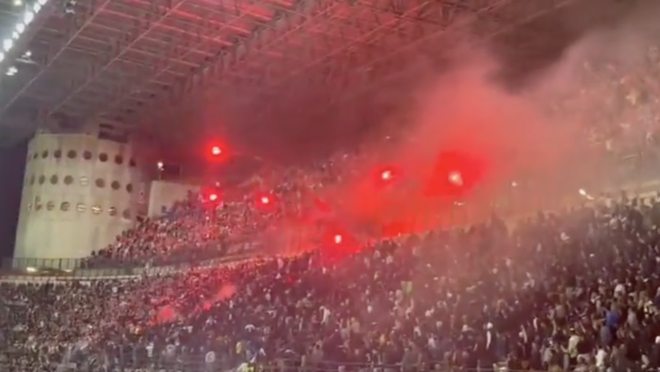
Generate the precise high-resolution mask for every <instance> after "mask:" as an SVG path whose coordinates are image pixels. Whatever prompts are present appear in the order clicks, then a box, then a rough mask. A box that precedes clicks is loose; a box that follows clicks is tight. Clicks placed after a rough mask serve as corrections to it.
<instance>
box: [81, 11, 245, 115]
mask: <svg viewBox="0 0 660 372" xmlns="http://www.w3.org/2000/svg"><path fill="white" fill-rule="evenodd" d="M249 16H250V12H247V11H246V12H243V13H242V14H241V15H240V16H238V17H236V18H234V19H232V20H231V21H229V22H227V23H226V24H224V25H223V27H221V28H220V29H219V30H217V31H216V32H215V33H214V35H215V36H213V37H212V38H213V39H216V40H217V39H219V38H221V37H222V36H223V35H224V32H225V31H226V30H227V29H231V28H232V26H233V25H234V24H236V23H239V22H241V21H244V20H245V19H246V18H247V17H249ZM205 43H206V40H205V39H203V38H202V39H200V40H199V41H198V42H196V43H195V44H193V45H191V46H189V47H187V48H185V49H184V51H185V52H184V53H182V54H181V55H177V56H167V58H166V64H165V66H164V67H163V68H161V69H158V70H156V72H155V73H154V74H152V75H150V76H148V77H146V78H145V79H142V80H141V81H139V82H138V83H137V84H130V85H131V87H132V89H130V88H131V87H124V89H119V94H118V95H117V96H116V97H114V99H112V101H111V102H109V103H108V104H107V105H106V107H105V108H103V109H101V110H99V111H97V112H95V113H94V114H92V115H90V117H89V118H85V121H89V120H98V119H99V118H100V117H101V116H102V115H103V114H104V113H108V112H111V110H113V109H116V108H117V107H118V106H119V104H121V103H122V102H124V101H125V100H126V99H127V98H129V97H131V96H132V95H133V94H135V93H137V92H140V91H143V90H144V89H145V88H146V87H147V86H148V85H150V84H152V83H153V82H155V81H157V80H158V78H159V77H161V76H162V75H163V74H165V73H167V72H168V71H169V70H170V69H171V68H172V66H173V65H174V64H175V62H174V61H176V60H185V58H186V57H187V56H189V55H190V54H191V53H194V52H195V51H197V50H199V48H201V47H202V46H204V45H205ZM225 53H226V52H224V51H223V50H220V51H218V52H217V53H216V55H217V56H223V55H225ZM144 110H145V111H146V107H145V109H144Z"/></svg>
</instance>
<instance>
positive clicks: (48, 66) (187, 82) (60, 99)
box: [0, 0, 588, 138]
mask: <svg viewBox="0 0 660 372" xmlns="http://www.w3.org/2000/svg"><path fill="white" fill-rule="evenodd" d="M2 1H3V2H5V3H6V4H4V5H3V8H7V9H9V10H8V11H7V12H5V13H9V14H2V13H3V12H2V11H0V24H1V25H2V26H1V27H0V31H2V32H4V33H10V31H8V30H11V27H14V24H15V23H16V22H17V21H20V19H21V15H20V11H17V10H16V7H15V6H14V7H13V8H12V4H11V0H2ZM25 1H28V0H25ZM31 1H32V2H31V3H30V4H27V5H26V6H31V5H32V4H34V3H35V1H36V0H31ZM578 1H582V0H533V1H532V0H436V1H423V0H418V1H416V0H214V1H211V0H152V1H148V0H49V1H48V2H44V4H45V6H44V9H42V10H41V12H40V13H39V14H38V15H37V17H36V19H35V20H34V21H33V22H32V23H31V24H30V25H29V26H28V31H26V36H25V37H22V38H21V39H20V40H18V42H17V43H16V45H15V46H14V49H16V50H15V51H12V53H10V54H11V59H9V56H8V58H6V59H8V60H6V61H4V62H3V66H4V67H3V68H5V71H6V69H8V68H11V67H15V68H16V70H17V71H16V73H15V74H14V75H13V76H2V78H1V79H0V127H2V128H3V132H4V133H5V134H6V135H5V136H4V137H8V138H18V137H21V136H26V135H28V134H29V133H31V132H33V131H34V130H35V128H36V127H37V126H38V125H40V126H44V127H48V128H55V129H58V128H59V129H62V128H63V129H67V128H69V129H76V128H80V127H82V126H87V125H89V124H96V125H98V124H103V126H104V128H105V129H104V130H108V131H117V132H123V131H131V130H134V129H135V128H142V129H145V130H149V131H152V132H153V131H154V128H156V127H157V126H158V125H164V124H162V123H165V122H167V116H168V115H167V113H169V112H170V111H169V110H167V109H169V108H171V107H181V106H184V105H186V102H189V101H190V100H192V99H195V98H194V97H198V96H199V95H198V94H197V95H196V94H194V93H195V92H197V93H199V92H202V91H214V92H220V93H219V97H221V98H222V97H224V98H223V99H220V100H219V101H221V102H219V103H218V104H219V105H227V107H230V108H231V110H234V111H237V112H244V113H246V114H244V115H243V116H244V117H249V118H250V120H253V121H259V120H261V119H260V118H264V117H271V118H272V117H273V115H274V114H273V113H274V112H280V113H281V112H287V110H294V109H295V110H298V111H300V110H303V111H304V112H305V114H306V115H307V116H308V117H309V116H310V115H314V114H315V113H319V112H322V111H323V110H327V109H328V107H331V106H332V105H334V104H338V103H340V102H342V101H345V100H348V99H350V98H351V97H353V96H355V95H357V94H360V93H362V92H365V91H368V90H369V89H373V87H374V85H375V84H376V83H382V82H383V81H386V80H387V79H388V78H391V77H392V76H394V75H397V74H405V73H406V71H407V69H406V68H405V66H406V64H407V61H408V60H409V59H410V58H411V56H412V55H414V54H415V53H418V52H419V51H420V50H423V49H424V48H428V47H430V46H432V47H433V48H436V49H437V48H438V47H439V46H441V48H442V49H443V50H451V48H452V47H453V46H455V45H456V44H457V42H458V41H460V40H461V39H460V37H461V36H463V35H466V34H467V33H468V32H466V31H469V33H470V34H472V35H477V36H478V37H479V38H488V37H491V36H495V35H497V34H503V33H506V32H507V31H508V30H510V29H511V28H513V27H514V26H515V25H517V24H520V23H527V22H529V21H531V20H533V19H535V18H539V17H542V16H543V15H545V14H548V13H551V12H554V11H556V10H557V9H560V8H564V7H566V6H569V5H573V3H576V2H578ZM584 1H588V0H584ZM12 9H13V10H12ZM20 9H22V8H20ZM20 9H19V10H20ZM12 12H13V13H12ZM4 25H6V27H5V26H4ZM532 32H534V34H530V35H528V36H527V37H522V38H511V40H510V42H511V43H519V44H520V45H521V46H520V48H534V47H537V48H538V47H539V45H542V43H541V42H540V41H539V40H540V38H539V36H540V35H541V34H542V33H545V34H546V36H548V35H549V36H552V35H551V30H547V29H543V30H532V31H529V33H532ZM23 39H25V40H23ZM28 51H29V53H28V54H27V58H22V59H21V57H26V52H28ZM17 58H18V59H19V60H18V61H16V59H17ZM255 107H259V109H254V108H255ZM166 108H167V109H166ZM250 115H252V117H251V116H250Z"/></svg>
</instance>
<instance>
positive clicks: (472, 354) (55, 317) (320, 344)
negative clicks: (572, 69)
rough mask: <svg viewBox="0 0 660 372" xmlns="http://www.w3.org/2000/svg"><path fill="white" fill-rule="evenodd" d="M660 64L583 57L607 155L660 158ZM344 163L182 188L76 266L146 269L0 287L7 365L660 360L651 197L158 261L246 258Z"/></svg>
mask: <svg viewBox="0 0 660 372" xmlns="http://www.w3.org/2000/svg"><path fill="white" fill-rule="evenodd" d="M659 63H660V56H659V55H658V52H657V50H655V49H651V50H650V51H649V53H648V56H647V58H643V59H642V60H640V64H641V67H640V65H636V69H632V70H630V69H629V68H628V67H626V69H621V68H619V67H618V66H615V65H612V64H609V65H608V64H604V65H595V64H585V66H584V74H585V77H584V78H585V88H584V89H583V90H582V91H581V92H579V94H578V96H582V97H583V98H584V100H585V101H589V102H596V101H598V100H590V99H588V98H586V97H588V96H589V95H598V97H603V94H606V96H607V97H610V98H609V99H611V103H612V104H608V105H606V106H607V108H608V110H602V105H600V106H599V107H596V108H594V112H596V114H595V115H596V117H595V118H596V119H597V120H596V119H595V120H594V122H598V123H600V124H599V125H598V126H593V127H590V128H588V130H587V131H588V132H589V133H590V134H591V135H592V139H593V143H595V144H596V145H597V146H599V147H600V148H602V149H603V150H605V152H610V153H612V154H613V157H617V158H620V157H626V156H628V155H627V154H628V153H630V151H628V150H629V149H635V150H634V151H632V153H636V154H639V153H642V152H651V153H652V152H653V151H654V150H653V149H654V146H649V145H652V144H654V142H655V135H654V133H655V128H656V125H657V115H656V113H657V112H660V111H659V110H657V107H656V106H657V105H658V101H657V99H656V98H654V97H655V96H656V94H655V92H657V87H656V84H657V81H656V80H654V78H653V77H652V76H657V69H658V66H659ZM649 76H651V77H649ZM587 83H588V84H587ZM604 92H605V93H604ZM573 97H574V98H575V96H573ZM592 98H593V97H592ZM570 104H576V100H571V99H567V100H565V101H564V102H561V103H560V104H558V107H559V109H561V110H564V111H566V110H571V107H570ZM580 107H581V109H583V108H584V105H583V106H580ZM610 108H611V109H612V111H611V112H610V110H609V109H610ZM352 160H353V159H352V158H351V157H350V156H348V157H347V156H343V155H339V156H337V157H335V158H333V159H332V160H331V161H328V162H327V163H325V164H322V165H318V164H317V165H315V166H314V167H313V168H312V169H305V170H302V169H286V170H277V171H274V172H273V173H272V174H264V175H261V176H260V177H259V178H256V177H255V178H254V179H252V180H251V181H250V182H248V183H246V184H244V185H242V186H240V188H239V190H240V192H237V194H238V196H237V197H232V198H226V199H223V200H222V201H220V202H217V203H209V201H208V200H205V198H203V197H200V196H198V195H190V196H189V197H188V198H187V199H186V200H183V201H181V202H180V203H178V204H177V205H175V206H173V207H172V209H171V210H169V211H168V212H167V213H165V215H163V216H162V217H159V218H156V219H145V220H143V221H141V222H139V223H138V225H137V226H136V227H135V228H134V229H132V230H130V231H127V232H126V233H124V234H122V235H121V236H119V237H118V239H117V242H116V243H115V244H113V245H112V246H110V247H108V248H106V249H103V250H101V251H99V252H98V253H96V254H95V255H94V256H93V257H91V258H90V259H89V260H87V262H86V265H87V266H88V267H91V268H95V267H105V266H108V265H110V266H112V265H123V266H140V267H145V266H146V267H150V268H152V269H150V270H143V271H141V274H140V275H129V276H127V277H121V278H113V279H89V280H69V279H66V280H65V279H53V280H51V281H49V282H47V283H42V282H39V283H37V282H33V281H29V280H25V281H24V282H20V283H18V282H13V281H2V282H1V283H0V366H1V368H2V370H4V371H17V372H46V371H62V372H64V371H74V370H75V371H78V370H81V371H90V372H92V371H93V372H96V371H124V370H130V371H146V370H156V371H160V370H167V371H206V372H211V371H228V370H234V369H245V370H247V371H251V370H254V369H273V370H281V371H289V370H296V369H300V370H311V369H317V370H329V371H348V370H351V371H358V370H359V371H366V370H378V371H386V372H390V371H395V370H401V371H429V370H434V371H438V370H446V369H449V368H452V369H462V370H465V369H480V370H484V369H486V370H491V369H493V368H495V369H497V370H502V369H505V370H548V369H552V370H555V371H557V370H568V369H572V370H576V371H587V370H589V371H594V370H597V371H599V372H604V371H612V372H619V371H620V372H624V371H626V372H628V371H637V370H640V371H641V370H645V371H651V370H658V369H660V274H659V271H658V267H659V265H660V258H659V257H660V227H659V226H660V196H659V197H645V198H634V197H633V198H629V197H628V196H626V195H625V194H624V195H621V197H620V198H617V199H616V200H614V199H607V200H605V199H599V200H590V201H589V203H587V204H583V205H575V206H574V207H572V208H569V209H566V210H557V211H554V212H552V213H544V212H539V213H538V214H536V215H535V216H533V217H531V218H526V219H521V220H518V221H516V223H512V222H510V221H508V220H507V221H505V220H504V219H503V218H501V217H500V216H497V215H493V216H491V217H490V218H489V219H488V220H487V221H484V222H482V223H475V224H473V225H471V226H469V227H456V228H452V229H446V228H440V229H432V230H429V231H424V232H421V233H415V234H408V235H405V236H400V237H396V238H383V239H375V240H374V239H372V240H370V241H369V242H368V243H367V242H358V241H355V240H350V241H348V240H347V241H345V242H336V243H337V244H334V245H329V244H320V245H318V246H316V247H314V249H311V250H309V251H306V252H304V253H301V254H296V255H275V256H263V255H259V256H257V255H255V256H253V257H251V258H243V259H241V260H240V261H235V262H232V263H230V264H222V265H220V264H218V265H210V266H209V265H206V266H204V265H199V266H197V267H193V268H189V269H186V270H179V271H167V272H166V271H159V270H157V269H156V268H154V267H158V266H160V265H165V264H172V263H176V262H188V263H190V262H197V263H199V262H201V261H204V260H208V259H210V258H215V257H221V256H227V255H232V254H234V253H236V252H235V250H237V249H238V250H248V249H249V248H250V247H251V246H252V245H253V244H255V243H254V239H256V237H259V236H261V235H262V234H263V233H264V232H266V231H268V229H273V228H277V226H278V224H277V221H279V220H282V219H287V218H298V217H300V216H301V215H303V214H304V212H305V211H304V208H305V206H306V205H307V203H308V202H310V200H308V199H307V198H308V197H309V196H310V195H314V192H317V191H319V190H320V189H322V188H323V187H325V186H328V185H329V184H331V183H333V182H336V181H337V180H338V179H340V178H341V177H342V176H343V175H342V174H341V172H340V171H339V170H340V169H341V170H345V169H348V167H346V166H345V163H347V162H350V161H352ZM263 198H266V199H263ZM585 200H586V199H585ZM259 201H261V203H260V202H259ZM270 201H275V202H273V203H271V202H270ZM236 247H239V248H236Z"/></svg>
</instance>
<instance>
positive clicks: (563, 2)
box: [327, 0, 581, 109]
mask: <svg viewBox="0 0 660 372" xmlns="http://www.w3.org/2000/svg"><path fill="white" fill-rule="evenodd" d="M504 1H508V0H504ZM519 1H521V2H524V1H528V0H519ZM543 1H544V2H545V3H547V4H549V5H548V6H547V7H546V8H543V9H536V11H533V10H532V11H531V12H530V13H529V14H527V15H526V16H521V17H520V18H518V20H517V22H511V21H509V20H508V19H509V17H507V23H505V24H503V25H501V27H499V28H497V29H492V30H488V29H487V28H484V26H483V24H482V25H481V26H480V29H481V32H482V33H483V34H481V35H478V39H477V40H476V42H477V43H483V42H485V41H487V40H488V39H491V38H493V37H496V36H498V35H500V34H503V33H504V32H507V31H510V30H511V29H512V28H514V27H515V26H516V25H517V24H523V23H526V22H529V21H531V20H533V19H535V18H538V17H541V16H543V15H545V14H547V13H549V12H552V11H556V10H557V9H560V8H563V7H566V6H569V5H570V4H572V3H575V2H577V1H581V0H543ZM536 3H537V4H538V1H537V2H536ZM525 4H529V3H525ZM536 6H537V7H538V5H536ZM493 26H494V24H491V25H490V27H493ZM455 31H456V30H453V31H452V32H448V33H446V34H445V33H442V32H434V33H431V34H428V35H425V36H423V37H422V38H419V39H418V40H416V41H414V42H412V43H409V44H405V45H403V46H402V47H401V48H398V49H397V50H394V51H393V52H392V53H391V54H390V55H388V56H385V57H384V58H382V59H380V60H376V61H373V62H372V63H370V64H369V65H368V66H366V68H374V65H375V64H376V63H377V62H379V61H384V60H387V59H389V58H392V57H394V56H397V55H401V53H402V52H405V51H410V50H412V49H413V48H415V47H418V46H419V45H420V44H423V43H425V42H429V41H431V40H433V43H434V44H435V43H436V41H437V39H435V38H434V36H438V35H441V36H444V37H445V38H446V39H447V40H449V39H450V38H451V37H452V36H460V34H456V35H454V34H453V32H455ZM452 41H453V42H456V41H457V39H454V40H452ZM374 70H376V71H380V72H381V73H383V75H380V74H375V75H373V76H371V77H370V79H369V81H368V84H365V85H363V86H361V87H358V86H354V87H347V88H348V89H346V91H345V92H346V93H348V94H343V95H341V96H340V97H338V98H340V100H333V101H332V102H330V104H329V105H328V106H327V108H328V109H329V108H330V107H331V105H333V104H336V103H338V102H340V101H346V100H350V99H352V98H353V97H355V96H357V95H360V94H363V93H365V92H366V91H370V90H373V89H375V88H377V87H379V86H382V85H384V84H386V83H388V82H389V81H391V80H394V79H400V78H402V77H403V76H405V75H407V74H410V73H413V72H414V71H412V70H411V69H398V70H390V71H389V73H386V72H385V71H386V70H385V69H380V70H379V69H374ZM345 78H346V79H347V82H350V81H351V80H350V76H348V75H346V76H345ZM336 98H337V97H336Z"/></svg>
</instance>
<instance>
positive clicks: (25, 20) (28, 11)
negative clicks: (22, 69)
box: [0, 0, 48, 76]
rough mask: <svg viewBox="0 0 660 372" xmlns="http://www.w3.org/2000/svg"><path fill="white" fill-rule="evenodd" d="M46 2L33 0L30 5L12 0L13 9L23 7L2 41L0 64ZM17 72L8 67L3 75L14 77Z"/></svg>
mask: <svg viewBox="0 0 660 372" xmlns="http://www.w3.org/2000/svg"><path fill="white" fill-rule="evenodd" d="M47 2H48V0H35V1H34V2H31V3H30V4H24V3H23V0H14V1H13V5H14V6H15V7H21V6H22V7H24V10H23V12H22V15H21V16H20V17H19V21H18V22H17V23H16V24H15V25H14V26H13V27H12V31H11V35H8V36H7V37H6V38H5V39H3V40H2V50H0V62H3V61H4V60H5V57H7V56H8V55H9V53H10V52H11V51H12V49H14V47H16V45H17V44H18V43H17V41H18V40H19V39H20V38H21V36H23V34H24V33H25V31H26V30H27V26H29V25H30V23H32V21H34V19H35V17H36V16H37V14H39V12H41V11H42V10H43V9H44V6H45V5H46V3H47ZM17 72H18V69H17V68H16V67H15V66H11V67H9V68H8V69H7V70H6V72H5V74H6V75H8V76H12V75H15V74H16V73H17Z"/></svg>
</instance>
